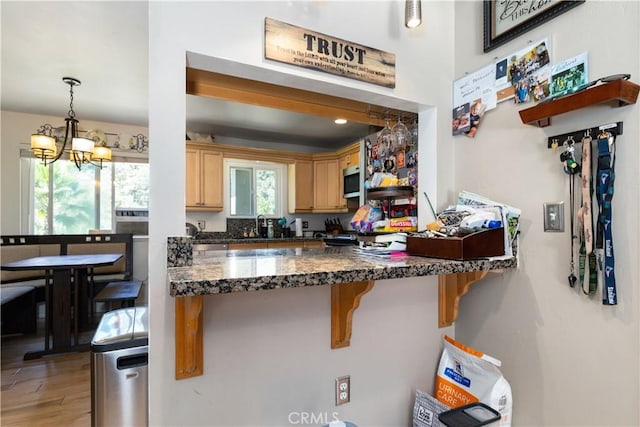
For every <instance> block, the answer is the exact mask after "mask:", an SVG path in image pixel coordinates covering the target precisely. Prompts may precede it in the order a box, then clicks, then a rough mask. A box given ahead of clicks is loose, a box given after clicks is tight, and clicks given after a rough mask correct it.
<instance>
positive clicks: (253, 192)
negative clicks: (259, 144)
mask: <svg viewBox="0 0 640 427" xmlns="http://www.w3.org/2000/svg"><path fill="white" fill-rule="evenodd" d="M226 170H227V174H226V176H227V177H228V186H227V188H228V190H229V191H228V201H229V203H228V206H229V216H231V217H240V218H242V217H255V216H256V215H264V216H266V217H272V218H276V217H278V218H279V217H281V216H282V215H283V212H284V207H283V197H282V195H283V194H286V193H285V188H284V181H285V179H284V178H285V166H284V165H282V164H278V163H268V162H257V161H255V162H254V161H244V160H227V161H226Z"/></svg>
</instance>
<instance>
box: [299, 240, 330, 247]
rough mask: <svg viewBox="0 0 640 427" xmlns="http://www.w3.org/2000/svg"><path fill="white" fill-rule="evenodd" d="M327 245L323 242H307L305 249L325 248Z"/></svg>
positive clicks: (305, 242)
mask: <svg viewBox="0 0 640 427" xmlns="http://www.w3.org/2000/svg"><path fill="white" fill-rule="evenodd" d="M325 246H327V245H325V244H324V242H323V241H322V240H305V241H304V247H305V248H324V247H325Z"/></svg>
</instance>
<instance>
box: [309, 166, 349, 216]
mask: <svg viewBox="0 0 640 427" xmlns="http://www.w3.org/2000/svg"><path fill="white" fill-rule="evenodd" d="M313 184H314V192H313V193H314V194H313V212H318V213H323V212H340V211H341V209H342V208H343V207H344V202H343V201H344V198H343V197H342V191H341V187H342V170H341V169H340V161H339V159H337V158H336V159H327V160H316V161H314V162H313Z"/></svg>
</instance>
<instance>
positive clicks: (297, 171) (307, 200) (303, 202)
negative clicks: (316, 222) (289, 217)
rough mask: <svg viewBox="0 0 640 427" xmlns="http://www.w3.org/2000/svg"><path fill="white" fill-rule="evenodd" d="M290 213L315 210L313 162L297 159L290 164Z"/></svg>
mask: <svg viewBox="0 0 640 427" xmlns="http://www.w3.org/2000/svg"><path fill="white" fill-rule="evenodd" d="M288 168H289V173H288V181H289V189H288V192H289V213H305V212H311V211H312V210H313V191H314V188H313V162H312V161H311V160H296V161H295V163H292V164H289V167H288Z"/></svg>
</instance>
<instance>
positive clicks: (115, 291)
mask: <svg viewBox="0 0 640 427" xmlns="http://www.w3.org/2000/svg"><path fill="white" fill-rule="evenodd" d="M141 288H142V282H141V281H138V280H129V281H122V282H110V283H108V284H107V286H105V287H104V289H102V290H101V291H100V292H98V294H97V295H96V297H95V298H94V302H104V303H107V304H108V305H109V309H110V308H111V303H114V302H117V303H119V304H120V307H125V306H126V307H133V306H134V305H135V300H136V299H137V298H138V296H140V289H141Z"/></svg>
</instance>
